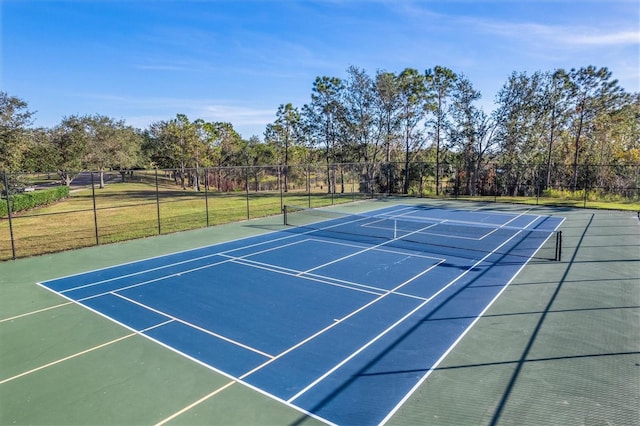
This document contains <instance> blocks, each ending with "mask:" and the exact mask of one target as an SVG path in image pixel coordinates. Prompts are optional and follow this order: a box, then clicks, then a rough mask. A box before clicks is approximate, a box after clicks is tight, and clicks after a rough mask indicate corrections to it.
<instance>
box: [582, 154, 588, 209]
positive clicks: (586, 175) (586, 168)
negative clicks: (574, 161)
mask: <svg viewBox="0 0 640 426" xmlns="http://www.w3.org/2000/svg"><path fill="white" fill-rule="evenodd" d="M584 169H585V170H584V197H583V198H584V200H583V202H582V207H583V208H585V209H586V208H587V191H588V190H589V164H585V165H584Z"/></svg>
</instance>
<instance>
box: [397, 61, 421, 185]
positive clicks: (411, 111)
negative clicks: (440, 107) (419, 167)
mask: <svg viewBox="0 0 640 426" xmlns="http://www.w3.org/2000/svg"><path fill="white" fill-rule="evenodd" d="M397 80H398V89H399V94H400V96H399V99H400V123H401V126H402V133H403V142H404V185H403V190H402V193H403V194H408V193H409V163H410V162H411V159H412V155H413V154H415V152H416V151H418V150H419V149H421V148H422V145H423V144H424V137H423V134H422V132H421V131H420V130H418V129H417V126H418V123H420V122H421V121H422V120H423V119H424V117H425V114H426V111H427V109H428V106H427V101H428V97H427V90H426V86H425V76H424V75H423V74H420V73H419V72H418V70H416V69H414V68H407V69H405V70H404V71H402V72H401V73H400V75H399V76H398V78H397Z"/></svg>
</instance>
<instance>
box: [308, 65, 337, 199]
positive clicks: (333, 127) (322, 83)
mask: <svg viewBox="0 0 640 426" xmlns="http://www.w3.org/2000/svg"><path fill="white" fill-rule="evenodd" d="M343 90H344V84H343V82H342V80H341V79H339V78H337V77H326V76H325V77H316V79H315V81H314V82H313V91H312V94H311V103H309V104H307V105H305V106H304V107H303V116H304V121H305V128H306V129H307V130H308V131H309V132H310V137H311V139H312V141H313V144H314V145H315V146H324V153H325V161H326V165H327V188H328V192H329V193H334V192H335V179H332V173H331V167H330V164H331V162H332V160H334V159H335V156H336V152H335V146H336V144H337V141H338V139H339V138H338V135H339V133H340V122H339V120H340V117H341V115H342V113H343V112H342V108H343V106H342V103H341V96H342V91H343Z"/></svg>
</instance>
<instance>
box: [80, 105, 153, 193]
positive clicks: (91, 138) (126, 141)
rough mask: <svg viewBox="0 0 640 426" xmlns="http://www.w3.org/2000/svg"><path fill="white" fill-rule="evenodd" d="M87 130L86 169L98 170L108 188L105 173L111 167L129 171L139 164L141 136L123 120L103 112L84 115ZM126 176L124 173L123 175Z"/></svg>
mask: <svg viewBox="0 0 640 426" xmlns="http://www.w3.org/2000/svg"><path fill="white" fill-rule="evenodd" d="M82 121H84V123H85V129H86V132H87V154H86V157H85V158H84V163H85V166H86V168H90V169H95V170H97V171H98V173H99V176H100V184H99V187H100V188H104V172H105V170H107V169H109V168H113V169H119V170H126V169H129V168H131V167H133V166H135V165H136V163H137V161H138V158H139V156H140V147H141V139H140V136H139V135H138V134H137V133H136V132H135V130H134V129H133V128H132V127H129V126H127V125H126V124H125V122H124V121H123V120H114V119H112V118H109V117H105V116H102V115H93V116H87V117H83V118H82ZM122 176H123V177H124V174H123V175H122Z"/></svg>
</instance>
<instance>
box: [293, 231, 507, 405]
mask: <svg viewBox="0 0 640 426" xmlns="http://www.w3.org/2000/svg"><path fill="white" fill-rule="evenodd" d="M516 235H517V234H516ZM513 238H515V235H513V236H512V237H511V238H509V239H508V240H506V241H505V242H503V243H502V244H500V246H498V247H496V248H495V249H494V250H493V251H492V252H490V253H488V254H487V255H486V256H484V257H483V258H482V259H480V260H478V261H477V262H476V263H474V264H473V265H472V266H470V267H469V268H468V269H467V270H465V271H464V272H462V273H461V274H460V275H458V276H457V277H456V278H454V279H453V280H452V281H450V282H449V283H447V284H446V285H445V286H443V287H442V288H441V289H440V290H438V291H437V292H436V293H434V294H433V295H432V296H431V297H429V298H428V299H427V300H425V301H424V302H422V303H421V304H420V305H418V306H417V307H416V308H414V309H413V310H412V311H410V312H409V313H407V314H406V315H405V316H404V317H402V318H400V319H399V320H398V321H396V322H395V323H394V324H392V325H391V326H389V327H388V328H387V329H386V330H384V331H383V332H382V333H380V334H378V335H377V336H376V337H374V338H373V339H371V340H370V341H369V342H367V343H366V344H365V345H363V346H362V347H360V348H359V349H358V350H356V351H355V352H353V353H352V354H351V355H349V356H348V357H347V358H345V359H343V360H342V361H341V362H339V363H338V364H336V365H335V366H334V367H333V368H331V369H329V370H328V371H327V372H325V373H324V374H323V375H321V376H320V377H318V378H317V379H316V380H314V381H313V382H311V383H310V384H309V385H308V386H307V387H305V388H304V389H302V390H301V391H300V392H298V393H297V394H295V395H294V396H292V397H291V398H289V399H288V400H287V401H288V402H293V401H295V400H296V399H297V398H299V397H300V396H302V395H303V394H305V393H306V392H307V391H309V390H310V389H312V388H313V387H315V386H316V385H317V384H318V383H320V382H321V381H322V380H324V379H326V378H327V377H328V376H329V375H331V374H332V373H334V372H335V371H336V370H338V369H339V368H341V367H342V366H343V365H345V364H346V363H347V362H349V361H350V360H351V359H353V358H355V357H356V356H357V355H358V354H360V353H361V352H362V351H364V350H365V349H366V348H368V347H369V346H371V345H372V344H374V343H375V342H377V341H378V340H380V339H381V338H382V337H384V336H385V335H386V334H387V333H389V332H390V331H391V330H393V329H394V328H396V327H397V326H398V325H400V324H402V323H403V322H404V321H406V320H407V319H408V318H409V317H411V316H412V315H413V314H415V313H416V312H418V311H419V310H420V309H422V308H423V307H424V306H426V305H427V303H429V302H430V301H431V300H433V299H434V298H435V297H437V296H438V295H440V294H441V293H442V292H444V291H445V290H446V289H448V288H449V287H451V286H452V285H453V284H455V283H456V282H458V281H459V280H460V279H461V278H462V277H464V276H465V275H467V274H468V273H469V272H471V271H472V270H473V269H474V268H476V267H477V266H478V265H480V264H481V263H482V262H484V261H485V260H486V259H487V258H488V257H489V256H492V255H493V254H494V253H495V251H496V250H498V249H499V248H500V247H502V246H503V245H505V244H507V243H508V242H509V241H510V240H511V239H513Z"/></svg>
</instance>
